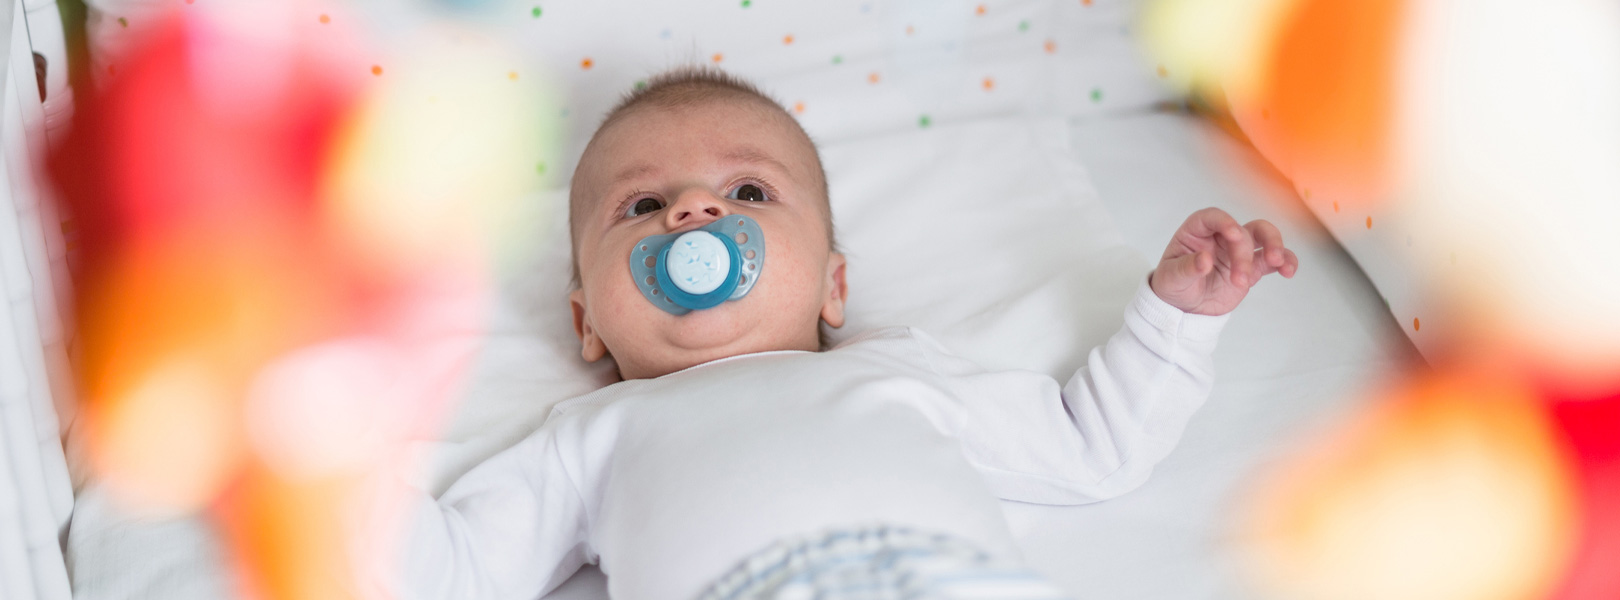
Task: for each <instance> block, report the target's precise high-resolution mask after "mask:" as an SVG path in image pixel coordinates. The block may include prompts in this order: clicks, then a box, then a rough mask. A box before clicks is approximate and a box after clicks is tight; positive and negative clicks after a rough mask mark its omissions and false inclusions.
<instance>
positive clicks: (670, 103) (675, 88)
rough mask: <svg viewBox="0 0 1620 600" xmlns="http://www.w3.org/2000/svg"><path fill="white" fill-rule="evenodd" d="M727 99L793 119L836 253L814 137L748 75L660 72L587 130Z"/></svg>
mask: <svg viewBox="0 0 1620 600" xmlns="http://www.w3.org/2000/svg"><path fill="white" fill-rule="evenodd" d="M728 99H730V100H742V101H745V102H753V103H755V104H757V105H759V106H760V107H761V108H765V109H767V110H774V111H776V112H777V113H780V114H781V115H782V116H783V117H786V118H787V121H788V122H789V123H792V124H793V127H794V128H795V129H796V130H797V131H798V132H799V134H800V135H802V136H803V137H804V141H805V143H806V144H808V145H809V146H810V154H811V156H812V157H814V158H815V176H816V182H817V185H816V186H815V190H816V192H817V193H819V194H820V195H821V201H822V207H823V209H825V210H824V211H823V215H824V216H825V217H826V221H827V242H828V244H829V245H830V246H829V247H830V248H832V250H833V251H834V252H837V251H838V241H837V238H836V237H834V234H833V224H832V204H831V203H830V201H829V199H828V194H827V172H826V171H825V170H824V169H823V168H822V166H821V153H820V152H819V151H818V150H816V145H815V142H813V141H811V140H810V135H809V134H807V133H805V131H804V128H803V127H800V126H799V121H798V119H795V118H793V115H792V114H790V113H789V112H788V111H787V109H786V108H783V107H782V104H781V103H780V102H777V101H776V100H775V99H774V98H771V97H770V96H768V95H766V94H765V93H764V92H762V91H760V89H759V88H758V87H757V86H755V85H754V84H752V83H749V82H748V80H745V79H743V78H741V77H737V76H735V75H732V74H730V73H727V72H725V71H722V70H720V69H718V68H715V67H710V66H706V65H688V66H681V67H676V68H673V69H670V70H668V71H664V72H662V73H659V74H657V75H654V76H652V77H651V78H649V79H648V80H647V82H646V84H645V85H643V84H640V83H638V84H636V87H635V88H634V89H632V90H630V91H629V92H627V93H626V94H625V95H624V96H623V97H621V98H620V99H619V102H618V104H615V105H613V109H612V110H609V111H608V113H607V116H605V117H603V118H602V124H601V125H599V126H597V128H596V132H595V133H593V134H592V135H591V139H592V140H595V139H596V136H598V135H601V134H602V132H603V131H605V130H607V128H608V127H610V126H612V125H613V124H614V123H616V122H618V121H619V120H621V119H623V118H624V117H626V116H628V115H629V114H630V113H631V112H632V111H634V110H635V109H637V108H642V107H655V108H680V107H685V106H696V105H700V104H703V103H706V102H714V101H718V100H728ZM575 172H576V176H577V173H578V170H577V169H576V171H575ZM575 183H576V184H577V183H578V182H577V181H576V182H575ZM578 190H579V186H578V185H574V186H573V187H572V189H570V190H569V194H568V236H569V248H570V259H571V260H570V263H571V264H572V269H573V280H572V281H573V287H575V288H577V287H579V284H580V282H579V257H578V250H579V248H578V246H576V244H577V242H578V232H579V229H578V228H579V219H580V218H581V217H582V216H583V214H584V212H585V211H583V210H581V209H580V207H581V203H583V202H584V201H585V200H586V199H585V198H581V197H580V196H579V193H578Z"/></svg>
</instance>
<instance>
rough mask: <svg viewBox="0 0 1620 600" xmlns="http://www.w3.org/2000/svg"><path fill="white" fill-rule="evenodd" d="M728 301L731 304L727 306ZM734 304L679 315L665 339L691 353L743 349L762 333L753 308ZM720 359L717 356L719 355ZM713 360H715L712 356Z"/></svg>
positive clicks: (754, 342)
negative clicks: (755, 336)
mask: <svg viewBox="0 0 1620 600" xmlns="http://www.w3.org/2000/svg"><path fill="white" fill-rule="evenodd" d="M728 304H729V305H728ZM741 308H742V307H740V306H737V305H736V304H734V303H727V304H722V305H720V306H716V307H714V308H710V309H705V310H696V311H692V312H689V313H686V314H684V315H681V316H679V317H675V319H674V323H673V324H672V325H670V326H669V327H668V328H667V329H665V331H664V336H663V337H664V342H665V343H667V344H669V345H670V346H672V347H674V348H676V349H679V350H683V351H688V352H703V351H725V350H728V349H736V350H738V352H739V353H740V352H747V351H748V350H740V349H741V348H746V347H749V346H753V345H756V344H757V343H758V342H757V341H756V340H752V339H751V338H753V337H754V335H751V334H756V335H757V334H758V333H761V330H760V327H759V325H760V324H759V323H754V322H753V321H754V320H755V319H754V318H752V317H754V315H752V314H749V312H750V311H746V310H740V309H741ZM717 358H718V357H717ZM710 360H712V359H710Z"/></svg>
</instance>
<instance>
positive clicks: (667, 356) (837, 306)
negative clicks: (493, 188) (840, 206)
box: [569, 99, 845, 379]
mask: <svg viewBox="0 0 1620 600" xmlns="http://www.w3.org/2000/svg"><path fill="white" fill-rule="evenodd" d="M821 185H822V184H821V180H820V169H819V165H818V163H817V160H816V157H815V153H814V148H813V147H811V146H810V142H809V140H807V139H805V138H804V137H803V135H802V134H800V133H799V131H798V129H797V128H796V127H795V126H794V125H793V124H792V122H791V121H789V117H787V116H786V115H784V114H780V112H779V111H773V110H770V109H768V108H766V107H763V106H761V105H759V104H757V103H755V102H752V101H749V100H743V99H715V100H709V101H705V102H701V103H699V104H696V105H691V106H684V107H675V108H665V107H657V106H648V105H643V106H641V107H637V108H634V109H632V110H631V112H629V113H627V114H626V115H624V116H623V117H622V118H620V119H619V120H618V121H616V122H614V123H613V124H612V125H610V126H609V127H608V128H607V129H604V130H603V131H601V132H599V133H598V134H597V136H596V138H595V139H594V140H592V142H591V144H590V145H589V146H588V147H587V148H586V149H585V154H584V156H583V157H581V159H580V164H579V170H578V172H576V173H575V177H574V187H575V189H574V195H575V196H576V201H575V203H574V205H573V206H572V207H571V210H575V211H579V212H578V214H576V215H575V219H574V227H575V230H574V239H575V244H576V249H575V252H576V255H575V256H576V260H577V261H578V266H579V274H580V289H578V290H575V291H574V292H573V293H572V294H571V295H570V297H569V299H570V301H571V303H572V305H573V310H574V328H575V331H576V332H577V333H578V334H579V337H580V342H581V343H582V344H583V346H584V348H583V355H584V357H585V360H587V361H595V360H597V359H599V358H601V357H602V356H603V354H604V352H606V353H611V354H612V355H613V358H614V360H615V361H616V362H617V363H618V367H619V373H620V375H621V376H623V377H624V378H625V379H642V378H647V377H657V376H660V375H664V374H667V373H672V372H674V371H678V370H681V369H684V368H687V367H690V366H692V365H696V364H700V363H704V362H708V361H711V360H715V359H719V358H724V357H728V356H736V355H739V354H746V353H751V352H763V351H767V350H809V351H815V350H817V349H818V346H819V338H818V335H817V332H818V329H817V327H818V326H817V323H818V321H820V320H826V321H827V322H828V324H830V325H832V326H834V327H838V326H841V325H843V318H844V317H843V304H844V296H845V285H844V258H843V256H842V255H839V254H837V253H835V252H832V251H831V248H830V240H828V230H827V218H828V217H827V214H828V213H827V211H828V208H827V207H826V205H825V199H824V198H823V197H822V191H821V190H822V187H821ZM732 214H741V215H746V216H748V217H750V218H752V219H753V220H754V221H756V222H758V223H759V226H760V228H761V230H762V231H763V232H764V237H765V256H766V262H765V264H764V265H763V270H762V272H761V275H760V277H759V280H758V283H756V284H755V285H754V288H753V289H752V290H751V291H750V292H749V293H748V295H747V296H744V297H743V298H742V299H740V300H736V301H728V302H723V303H721V304H720V305H719V306H716V307H714V308H709V309H704V310H696V311H692V312H690V313H687V314H685V315H682V316H675V315H672V314H669V313H667V312H664V311H663V310H661V309H659V308H658V307H657V306H654V305H653V304H652V303H651V302H649V301H648V300H647V299H646V298H644V297H643V296H642V295H641V292H640V291H639V290H638V289H637V288H636V285H635V283H634V281H632V280H631V275H630V251H631V248H632V247H633V246H634V245H635V244H636V243H637V242H638V241H640V240H641V239H642V238H644V237H647V236H649V235H658V234H666V233H678V232H685V231H690V230H693V229H697V228H698V227H701V226H703V225H706V224H708V223H711V222H714V221H716V220H719V219H721V218H723V217H725V216H727V215H732Z"/></svg>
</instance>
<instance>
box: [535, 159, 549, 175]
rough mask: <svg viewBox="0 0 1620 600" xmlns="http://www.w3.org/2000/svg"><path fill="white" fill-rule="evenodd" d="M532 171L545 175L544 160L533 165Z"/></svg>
mask: <svg viewBox="0 0 1620 600" xmlns="http://www.w3.org/2000/svg"><path fill="white" fill-rule="evenodd" d="M534 172H536V173H539V174H541V175H545V174H546V161H540V164H537V165H535V166H534Z"/></svg>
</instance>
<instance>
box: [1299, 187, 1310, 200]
mask: <svg viewBox="0 0 1620 600" xmlns="http://www.w3.org/2000/svg"><path fill="white" fill-rule="evenodd" d="M1300 196H1302V197H1304V198H1305V199H1306V200H1310V199H1311V188H1305V189H1303V190H1301V191H1300Z"/></svg>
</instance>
